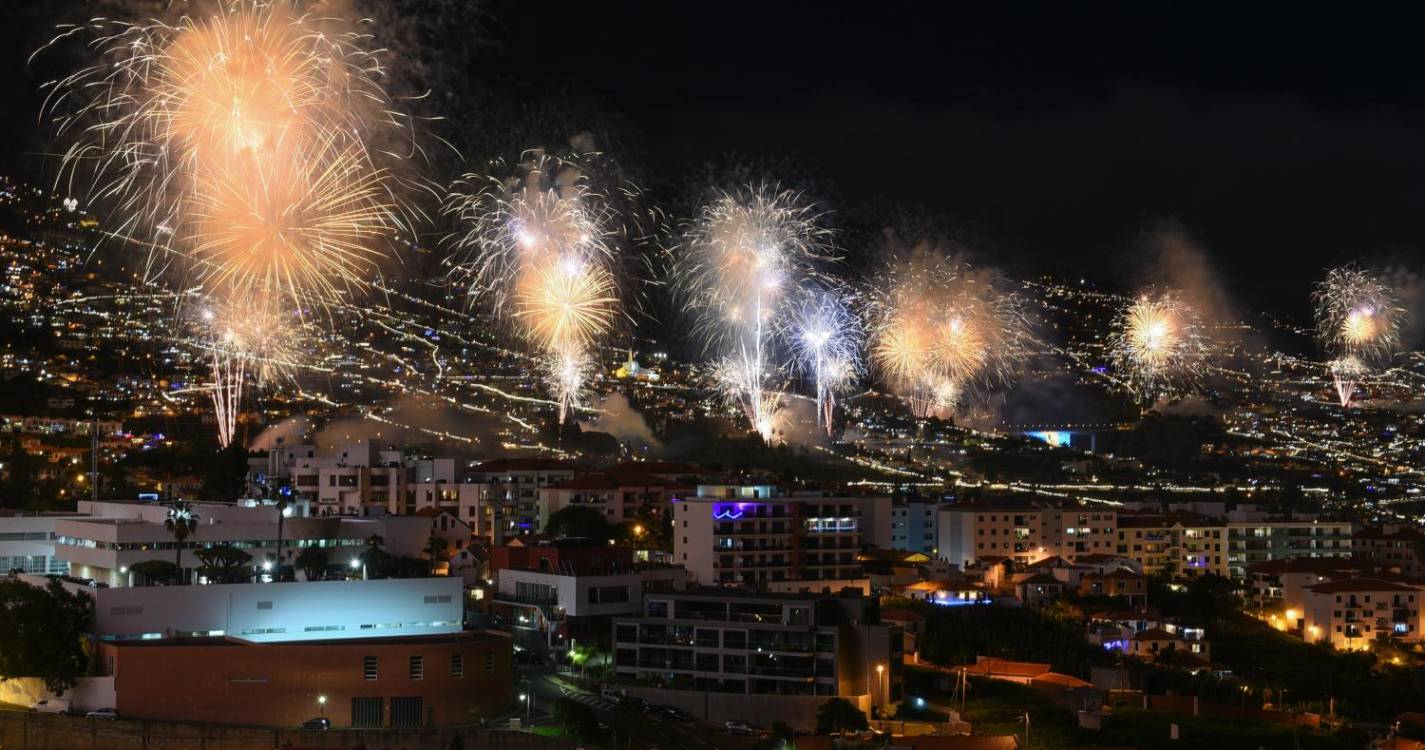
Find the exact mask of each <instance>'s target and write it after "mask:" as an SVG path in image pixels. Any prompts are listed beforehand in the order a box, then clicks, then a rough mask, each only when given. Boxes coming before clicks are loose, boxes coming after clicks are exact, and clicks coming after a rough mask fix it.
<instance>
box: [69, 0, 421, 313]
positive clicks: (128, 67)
mask: <svg viewBox="0 0 1425 750" xmlns="http://www.w3.org/2000/svg"><path fill="white" fill-rule="evenodd" d="M204 7H206V8H210V9H211V10H210V11H208V12H205V13H201V14H199V13H185V14H183V15H181V16H180V17H179V18H177V20H176V21H173V22H171V23H170V22H165V21H162V20H152V21H147V22H143V23H133V22H125V21H110V20H104V19H99V20H95V21H91V22H90V23H89V24H88V25H86V26H83V27H73V28H69V29H67V30H65V31H64V33H61V35H60V36H59V37H58V38H57V40H56V42H55V43H57V42H58V41H59V40H63V39H67V38H69V37H71V36H74V35H76V34H77V33H79V32H92V33H93V35H94V36H95V37H96V38H94V39H93V41H92V42H91V43H90V45H89V48H88V49H90V50H91V51H92V52H93V53H94V54H95V55H96V57H97V60H96V62H95V63H94V64H93V65H91V66H89V67H86V68H84V69H82V70H80V71H78V72H76V73H74V74H72V75H70V76H68V77H66V78H64V79H61V80H59V81H55V82H53V83H52V84H50V86H49V88H50V93H49V97H48V99H47V102H46V108H45V109H46V112H47V113H48V114H50V115H51V116H52V118H53V120H54V122H55V125H56V129H57V131H58V133H59V134H60V135H61V137H64V138H67V139H70V140H72V144H71V145H70V146H69V147H68V150H67V151H66V152H65V155H64V169H63V170H62V173H63V174H65V175H68V176H69V177H70V178H71V179H74V178H77V177H79V176H80V175H81V174H82V175H86V176H91V177H92V180H93V187H92V188H91V193H92V194H93V195H94V196H96V197H98V198H100V199H103V200H104V201H105V202H107V203H110V204H111V207H112V209H113V214H114V217H115V218H116V219H117V221H116V225H117V227H118V231H117V232H116V234H117V235H118V236H123V237H129V238H134V239H138V240H140V241H141V243H142V244H145V245H146V246H148V247H150V248H151V252H150V256H149V271H150V272H151V273H150V276H151V277H153V276H156V275H158V274H159V273H160V272H166V271H169V270H170V269H171V268H172V267H173V266H174V265H176V266H177V268H176V269H175V270H176V271H177V272H178V273H180V274H183V275H184V278H181V279H180V281H181V282H183V283H187V282H188V281H190V280H191V279H190V278H189V277H195V278H197V279H198V280H199V281H201V282H202V283H208V282H209V281H211V280H216V281H218V282H220V286H221V287H224V288H218V289H212V290H209V291H210V292H211V293H214V294H220V295H225V296H227V295H232V294H234V293H239V294H246V293H247V292H249V291H250V292H252V293H253V295H252V296H257V295H258V294H275V295H283V296H288V297H298V298H301V301H300V303H299V305H310V304H312V303H313V302H315V303H317V304H321V303H323V302H326V301H330V299H331V295H332V294H333V293H334V292H335V291H336V289H337V288H338V287H342V286H345V287H351V286H360V284H361V281H362V280H363V279H367V278H370V277H371V276H372V275H373V274H371V273H370V270H371V267H372V263H371V261H373V260H374V259H375V257H376V256H377V255H378V254H377V253H375V252H374V251H372V250H371V249H370V248H369V242H370V241H371V240H372V239H374V238H375V237H377V236H378V235H393V234H394V233H395V229H396V228H397V222H396V216H397V214H396V213H395V212H394V211H392V210H390V206H391V205H392V204H393V203H399V201H396V200H395V199H394V198H393V197H392V196H393V195H394V194H395V191H394V189H393V186H394V182H395V181H394V180H393V179H390V175H389V172H387V171H386V170H382V169H378V168H376V167H375V166H374V164H375V161H376V160H375V158H374V157H375V155H376V154H378V153H379V154H382V155H389V153H390V152H389V151H385V150H382V151H378V150H376V149H375V148H373V147H372V146H371V145H370V144H371V143H372V141H373V140H374V139H375V138H376V137H377V132H378V131H379V130H381V129H383V128H386V127H388V126H393V127H403V126H402V118H401V117H400V116H399V115H397V114H394V111H393V108H392V107H390V106H389V101H388V98H387V97H386V95H385V93H384V92H383V91H382V90H381V87H380V85H379V84H378V82H377V81H378V79H379V78H380V77H381V75H382V68H381V64H380V60H379V58H378V56H377V55H376V54H375V53H372V52H368V51H367V50H366V49H364V47H365V46H366V45H367V44H368V42H369V39H368V37H367V36H366V35H364V34H361V33H358V32H356V31H352V30H350V28H348V25H347V24H346V23H345V22H343V21H342V20H341V19H335V18H325V17H323V18H318V17H315V16H311V15H306V14H303V13H301V12H299V11H298V9H297V4H296V3H291V2H286V1H284V0H275V1H272V2H268V1H267V0H234V1H233V2H223V3H213V4H211V5H206V6H204ZM143 238H149V239H148V240H147V241H144V240H143ZM174 259H177V263H176V264H175V263H173V261H174ZM358 261H359V262H358ZM336 280H340V281H336ZM234 289H236V292H235V291H234Z"/></svg>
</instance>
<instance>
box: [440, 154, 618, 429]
mask: <svg viewBox="0 0 1425 750" xmlns="http://www.w3.org/2000/svg"><path fill="white" fill-rule="evenodd" d="M522 169H523V175H522V176H521V177H520V178H518V179H512V180H494V181H492V180H480V179H479V178H475V177H472V176H467V178H466V179H465V180H464V181H462V183H460V184H459V185H458V186H457V189H456V190H455V191H453V192H452V194H451V197H450V199H449V202H448V204H447V211H448V212H449V213H451V214H453V215H455V216H456V217H457V219H458V220H459V221H460V222H461V223H462V224H464V225H465V226H466V230H465V231H464V232H463V233H462V234H460V235H459V236H457V237H456V246H457V249H458V250H460V251H463V253H464V258H463V260H462V262H460V263H459V264H458V265H457V266H456V268H455V274H456V275H457V276H458V277H459V278H460V279H461V282H462V283H463V284H464V285H466V286H467V288H468V289H469V292H470V297H471V299H472V300H482V301H484V302H485V303H486V304H487V305H488V306H489V307H490V308H491V309H492V310H493V311H494V312H496V313H497V314H498V315H500V316H502V317H503V318H505V319H506V320H508V321H509V322H510V323H511V327H512V328H513V329H514V330H515V332H516V333H517V334H518V336H519V337H520V338H521V339H523V340H524V341H525V342H526V343H527V344H528V345H529V346H530V347H531V348H533V349H534V350H535V351H536V352H538V353H539V354H541V355H542V360H541V361H542V362H543V368H544V370H545V383H546V385H548V386H549V388H550V390H551V391H552V392H553V393H554V394H555V395H556V396H557V400H558V402H559V405H560V406H559V419H560V422H561V423H562V422H563V421H564V420H565V418H566V417H567V415H568V413H569V410H570V409H571V408H573V407H574V406H575V405H576V404H577V403H578V400H579V394H580V390H581V388H582V384H583V383H584V382H586V380H587V378H586V373H587V371H588V370H589V369H590V368H591V365H592V360H593V351H594V350H595V348H596V347H597V346H599V344H600V343H601V342H602V341H603V340H604V339H605V338H606V337H607V336H608V334H609V333H610V332H611V331H612V330H613V328H614V326H615V324H616V322H617V320H618V318H619V315H620V294H619V289H618V284H617V280H616V274H615V271H614V268H615V266H614V261H615V253H614V250H613V247H612V246H611V245H610V244H609V243H608V242H607V239H608V235H609V230H608V229H607V226H608V221H609V217H608V214H607V212H605V211H603V210H601V208H600V197H599V196H598V195H597V194H595V193H593V192H591V191H590V190H589V188H588V186H587V184H586V182H585V181H584V180H583V179H582V175H581V174H580V173H579V172H578V171H577V170H576V169H572V168H569V167H568V165H566V164H564V163H562V162H561V161H560V160H556V159H550V158H546V157H544V156H543V155H534V156H533V158H532V159H531V161H529V162H528V163H526V164H525V165H523V167H522ZM472 182H474V184H477V185H478V187H477V188H475V189H474V190H465V189H463V188H464V187H466V186H468V185H470V184H472Z"/></svg>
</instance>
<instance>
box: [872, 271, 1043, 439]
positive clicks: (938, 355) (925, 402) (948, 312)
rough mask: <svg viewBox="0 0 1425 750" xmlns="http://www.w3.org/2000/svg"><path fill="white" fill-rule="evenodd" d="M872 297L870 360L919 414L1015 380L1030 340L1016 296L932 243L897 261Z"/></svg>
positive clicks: (874, 288)
mask: <svg viewBox="0 0 1425 750" xmlns="http://www.w3.org/2000/svg"><path fill="white" fill-rule="evenodd" d="M868 296H869V298H870V304H869V306H868V310H867V315H868V320H869V323H868V327H869V329H870V339H871V344H870V358H871V361H872V363H873V365H874V366H875V369H876V370H877V371H878V372H879V373H880V375H881V377H882V379H883V380H884V381H885V383H886V385H887V387H888V388H889V389H890V390H891V391H892V392H894V393H896V394H898V395H900V396H901V397H903V398H905V399H906V400H907V402H908V403H909V404H910V406H911V411H912V412H913V413H914V414H915V415H916V416H918V417H927V416H930V415H931V414H935V413H945V412H948V411H950V410H951V409H953V408H954V407H955V406H956V404H958V403H961V402H962V401H963V399H964V398H965V397H967V396H968V395H969V394H971V393H974V392H977V391H985V390H988V389H991V388H994V387H996V386H1000V385H1004V384H1008V383H1010V382H1012V381H1013V379H1014V374H1015V372H1016V371H1017V369H1018V368H1019V366H1020V365H1021V364H1022V363H1023V361H1024V357H1025V355H1026V353H1027V352H1028V349H1029V346H1030V344H1031V342H1032V341H1033V336H1032V334H1031V332H1030V326H1029V321H1028V318H1027V317H1026V315H1025V313H1024V308H1023V303H1022V301H1021V300H1020V299H1019V297H1018V295H1015V294H1012V293H1007V292H1004V291H1002V290H1001V289H1000V288H999V284H997V283H996V279H995V278H994V277H993V276H991V275H989V274H987V273H984V272H977V271H975V270H973V269H971V268H970V267H969V266H967V265H965V264H963V263H959V262H956V261H952V260H950V259H948V258H947V257H946V256H945V255H944V254H943V253H940V252H938V251H935V250H932V249H927V248H917V249H916V251H915V252H914V253H913V254H911V255H910V256H908V257H898V258H896V259H894V260H892V262H891V263H890V264H889V267H888V269H887V270H886V271H885V272H884V273H883V274H881V276H880V277H878V278H876V279H875V280H873V282H872V284H871V285H870V289H869V293H868Z"/></svg>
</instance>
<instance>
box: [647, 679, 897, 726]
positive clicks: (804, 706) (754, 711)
mask: <svg viewBox="0 0 1425 750" xmlns="http://www.w3.org/2000/svg"><path fill="white" fill-rule="evenodd" d="M620 689H621V690H623V691H624V694H625V695H627V696H628V697H631V698H643V699H644V700H647V701H648V702H650V703H655V704H669V705H674V706H677V707H678V708H681V709H683V710H684V711H687V712H688V713H690V714H692V715H693V716H696V717H697V718H699V719H702V720H704V721H710V722H713V723H721V722H724V721H728V720H731V719H735V720H737V721H745V722H748V723H749V724H752V725H753V726H759V727H770V726H772V724H773V723H775V722H778V721H781V722H785V723H786V724H789V725H791V727H792V728H793V729H797V730H800V731H806V732H810V731H812V730H814V729H816V709H817V708H818V707H820V706H821V704H823V703H825V702H827V701H828V700H831V699H832V697H835V696H829V695H743V694H738V693H710V692H707V691H703V690H667V689H662V688H653V687H637V686H631V685H630V686H620ZM839 697H841V698H845V699H846V700H848V701H850V702H851V703H852V704H853V705H855V706H856V707H857V708H859V709H861V710H862V711H865V712H867V716H868V717H869V715H870V709H871V696H869V695H843V696H839Z"/></svg>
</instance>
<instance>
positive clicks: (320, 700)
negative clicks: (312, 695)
mask: <svg viewBox="0 0 1425 750" xmlns="http://www.w3.org/2000/svg"><path fill="white" fill-rule="evenodd" d="M317 705H318V706H320V707H321V711H322V718H323V719H325V718H327V697H326V696H325V695H318V696H317Z"/></svg>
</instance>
